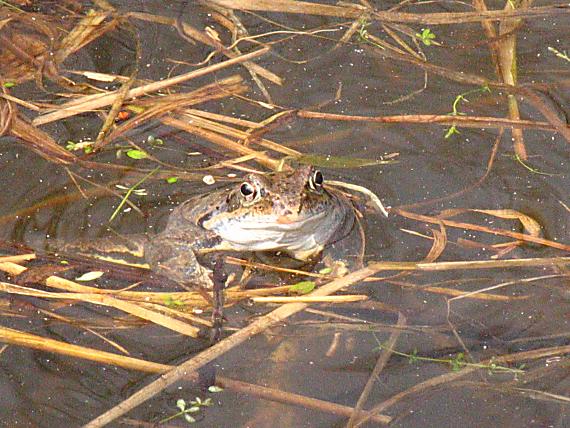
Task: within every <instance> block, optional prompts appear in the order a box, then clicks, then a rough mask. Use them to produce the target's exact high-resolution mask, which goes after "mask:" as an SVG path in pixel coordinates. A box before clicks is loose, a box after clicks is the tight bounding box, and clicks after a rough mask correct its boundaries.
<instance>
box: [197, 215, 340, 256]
mask: <svg viewBox="0 0 570 428" xmlns="http://www.w3.org/2000/svg"><path fill="white" fill-rule="evenodd" d="M325 217H326V212H324V211H323V212H319V213H313V214H311V215H310V216H298V215H286V216H279V217H275V216H269V215H268V216H257V217H251V218H241V219H232V220H230V219H226V220H225V221H222V222H217V224H214V223H210V224H207V223H204V226H205V227H206V228H208V229H210V230H212V231H215V232H216V233H217V234H218V235H220V236H221V237H222V239H223V240H224V241H226V242H228V243H230V244H231V246H232V247H234V248H235V249H236V250H244V251H271V250H279V249H287V250H294V249H306V248H312V247H313V246H315V245H317V244H318V242H320V241H326V240H327V239H328V236H324V235H326V234H327V232H328V231H330V230H331V229H333V230H334V229H335V228H336V227H335V226H336V225H334V224H329V222H327V221H326V219H325Z"/></svg>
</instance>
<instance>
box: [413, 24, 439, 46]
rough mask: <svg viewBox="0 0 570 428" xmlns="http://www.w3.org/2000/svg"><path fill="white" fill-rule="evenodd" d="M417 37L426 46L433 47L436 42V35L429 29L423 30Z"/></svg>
mask: <svg viewBox="0 0 570 428" xmlns="http://www.w3.org/2000/svg"><path fill="white" fill-rule="evenodd" d="M416 37H417V38H418V39H420V40H421V41H422V43H423V44H424V45H426V46H431V45H432V44H433V43H434V40H435V34H434V33H432V32H431V30H430V29H429V28H422V32H421V33H416Z"/></svg>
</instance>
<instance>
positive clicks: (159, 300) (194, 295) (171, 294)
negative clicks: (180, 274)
mask: <svg viewBox="0 0 570 428" xmlns="http://www.w3.org/2000/svg"><path fill="white" fill-rule="evenodd" d="M7 257H20V256H7ZM24 259H30V260H31V259H32V257H31V255H24ZM26 270H27V268H26V267H24V266H21V265H18V264H16V263H13V262H10V261H3V260H2V259H0V271H3V272H6V273H8V274H10V275H14V276H17V275H19V274H21V273H22V272H24V271H26ZM45 285H47V286H48V287H51V288H55V289H57V290H64V291H68V292H72V293H85V294H105V295H110V296H112V297H115V298H117V299H121V300H130V301H134V302H145V303H156V304H159V305H164V303H165V301H166V299H169V298H170V299H172V300H173V301H180V302H182V303H184V305H186V306H197V307H206V306H209V305H210V303H209V302H207V301H205V300H204V298H203V297H202V296H201V294H200V293H198V292H193V291H168V292H164V291H157V292H152V291H130V290H109V289H105V288H97V287H90V286H88V285H83V284H78V283H77V282H74V281H70V280H68V279H65V278H60V277H58V276H55V275H54V276H50V277H48V278H47V279H46V280H45ZM290 288H291V286H290V285H286V286H281V287H268V288H257V289H253V290H241V289H239V287H231V288H228V289H227V290H226V292H225V294H226V296H225V297H226V303H227V304H233V303H235V302H237V301H240V300H244V299H249V298H251V297H255V296H267V295H274V294H281V293H285V292H288V291H289V290H290ZM182 316H184V315H182Z"/></svg>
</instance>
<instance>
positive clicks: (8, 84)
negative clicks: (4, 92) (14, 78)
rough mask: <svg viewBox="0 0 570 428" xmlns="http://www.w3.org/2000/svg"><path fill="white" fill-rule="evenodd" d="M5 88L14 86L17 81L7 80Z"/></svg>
mask: <svg viewBox="0 0 570 428" xmlns="http://www.w3.org/2000/svg"><path fill="white" fill-rule="evenodd" d="M3 86H4V87H5V88H13V87H14V86H16V83H15V82H6V83H4V85H3Z"/></svg>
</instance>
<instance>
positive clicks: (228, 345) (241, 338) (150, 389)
mask: <svg viewBox="0 0 570 428" xmlns="http://www.w3.org/2000/svg"><path fill="white" fill-rule="evenodd" d="M376 272H377V270H376V269H374V268H370V267H366V268H363V269H360V270H358V271H356V272H353V273H350V274H348V275H347V276H345V277H343V278H339V279H336V280H334V281H332V282H330V283H328V284H326V285H324V286H322V287H321V288H319V289H318V290H316V291H314V292H312V293H311V294H309V295H310V296H327V295H330V294H334V293H336V292H338V291H340V290H342V289H344V288H346V287H348V286H350V285H352V284H354V283H356V282H358V281H361V280H363V279H364V278H366V277H368V276H371V275H374V273H376ZM307 306H308V305H307V304H306V303H287V304H285V305H283V306H281V307H279V308H277V309H275V310H274V311H272V312H270V313H268V314H266V315H264V316H262V317H260V318H257V319H256V320H255V321H253V322H252V323H251V324H249V325H248V326H247V327H244V328H243V329H241V330H239V331H238V332H236V333H234V334H233V335H231V336H230V337H228V338H226V339H224V340H222V341H221V342H218V343H217V344H215V345H214V346H212V347H211V348H208V349H206V350H204V351H202V352H200V353H199V354H197V355H195V356H193V357H192V358H190V359H189V360H187V361H185V362H184V363H182V364H180V365H179V366H177V367H176V368H175V369H173V370H171V371H169V372H168V373H165V374H164V375H162V376H161V377H160V378H159V379H157V380H155V381H154V382H152V383H151V384H149V385H147V386H145V387H143V388H142V389H140V390H139V391H137V392H135V393H134V394H133V395H131V396H130V397H129V398H127V399H126V400H124V401H123V402H121V403H119V404H118V405H117V406H115V407H113V408H112V409H110V410H108V411H107V412H105V413H104V414H102V415H101V416H99V417H97V418H95V419H93V420H92V421H91V422H89V423H88V424H86V425H85V428H94V427H102V426H104V425H106V424H108V423H110V422H112V421H114V420H115V419H116V418H118V417H119V416H121V415H123V414H125V413H126V412H128V411H129V410H131V409H133V408H134V407H136V406H138V405H139V404H141V403H143V402H145V401H146V400H148V399H149V398H151V397H153V396H154V395H156V394H158V393H159V392H161V391H162V390H163V389H164V388H166V387H168V386H169V385H172V384H173V383H174V382H176V381H178V380H180V379H182V378H183V377H184V376H186V375H187V374H188V373H191V372H193V371H195V370H197V369H199V368H200V367H202V366H204V365H205V364H207V363H209V362H210V361H212V360H214V359H215V358H218V357H219V356H221V355H222V354H224V353H226V352H228V351H229V350H230V349H232V348H234V347H236V346H237V345H239V344H241V343H243V342H245V341H246V340H248V339H249V338H250V337H252V336H254V335H256V334H258V333H260V332H262V331H264V330H266V329H267V328H269V327H271V326H273V325H275V324H276V323H278V322H281V321H283V320H285V319H286V318H288V317H290V316H292V315H294V314H296V313H298V312H300V311H302V310H304V309H305V308H306V307H307Z"/></svg>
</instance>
